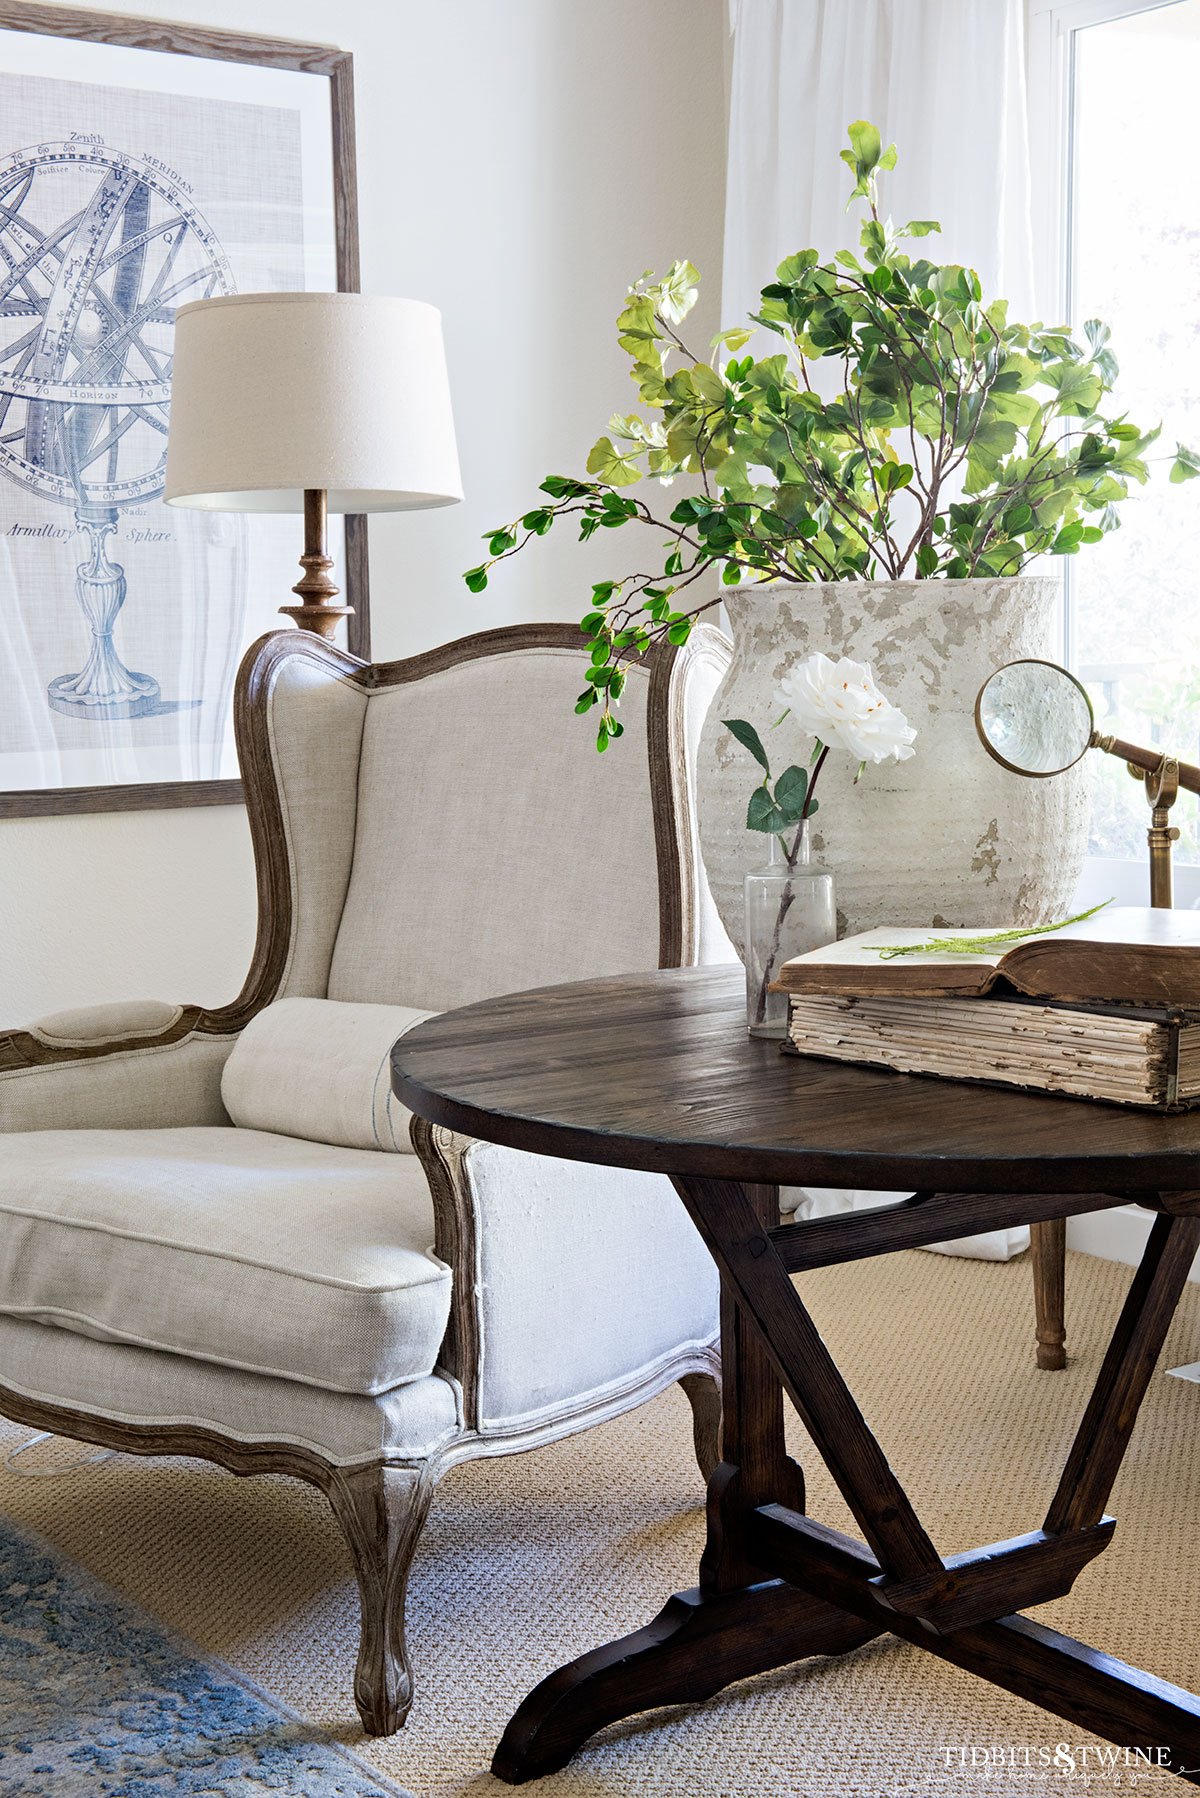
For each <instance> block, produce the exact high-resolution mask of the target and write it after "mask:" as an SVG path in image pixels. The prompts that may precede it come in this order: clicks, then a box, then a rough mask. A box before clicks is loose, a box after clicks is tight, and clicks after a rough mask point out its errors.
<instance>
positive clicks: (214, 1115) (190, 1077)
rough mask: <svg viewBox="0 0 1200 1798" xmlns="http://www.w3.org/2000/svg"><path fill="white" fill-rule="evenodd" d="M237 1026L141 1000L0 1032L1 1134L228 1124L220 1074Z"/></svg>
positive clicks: (218, 1016) (224, 1017) (215, 1015)
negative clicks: (21, 1028) (223, 1103)
mask: <svg viewBox="0 0 1200 1798" xmlns="http://www.w3.org/2000/svg"><path fill="white" fill-rule="evenodd" d="M244 1021H245V1020H244V1018H241V1017H238V1018H236V1019H235V1017H234V1014H233V1013H232V1011H230V1012H227V1013H222V1012H208V1011H205V1010H204V1009H203V1008H202V1007H201V1006H198V1005H188V1006H184V1005H171V1004H168V1003H167V1002H165V1001H163V1000H157V999H142V1000H133V1001H127V1002H123V1003H119V1004H111V1005H97V1006H88V1007H86V1008H83V1009H80V1010H77V1011H64V1012H56V1013H55V1014H54V1015H53V1016H51V1017H47V1018H43V1019H41V1020H40V1022H38V1023H36V1024H31V1025H29V1026H28V1027H27V1028H26V1029H23V1030H8V1031H3V1032H0V1131H14V1130H64V1129H76V1130H78V1129H146V1128H154V1127H156V1126H165V1125H172V1124H176V1125H181V1124H224V1123H228V1121H229V1120H228V1116H227V1114H226V1112H225V1108H224V1106H223V1105H222V1104H221V1070H222V1068H223V1067H224V1065H225V1060H226V1057H227V1056H228V1055H229V1052H230V1050H231V1049H232V1047H233V1044H234V1042H235V1041H236V1040H237V1031H238V1029H239V1028H240V1026H241V1024H242V1023H243V1022H244Z"/></svg>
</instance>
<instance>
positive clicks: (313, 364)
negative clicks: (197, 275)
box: [164, 293, 463, 637]
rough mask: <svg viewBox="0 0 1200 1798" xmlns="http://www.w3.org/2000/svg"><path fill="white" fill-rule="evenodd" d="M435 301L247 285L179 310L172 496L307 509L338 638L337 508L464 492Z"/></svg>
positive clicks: (391, 508) (308, 594) (316, 623)
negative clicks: (333, 524)
mask: <svg viewBox="0 0 1200 1798" xmlns="http://www.w3.org/2000/svg"><path fill="white" fill-rule="evenodd" d="M462 496H463V494H462V481H461V477H460V475H459V471H458V452H457V449H456V447H455V441H454V420H453V417H452V415H451V411H450V387H449V382H448V381H447V378H446V357H445V351H444V349H443V346H442V319H441V314H440V312H439V311H438V310H437V308H436V307H435V306H427V305H425V304H424V302H423V301H420V300H398V299H388V298H380V297H376V296H375V295H372V294H358V293H239V294H231V295H228V296H226V297H223V298H221V299H213V300H196V301H194V302H193V303H192V304H191V305H188V306H181V307H180V308H179V310H178V312H177V313H176V315H175V358H174V372H173V376H172V391H171V420H170V430H169V435H168V440H167V471H166V487H165V492H164V498H165V499H166V500H167V502H168V504H169V505H173V506H192V507H196V508H198V509H199V510H201V511H210V512H303V514H304V553H303V555H302V556H301V557H300V564H301V567H302V568H303V569H304V574H303V577H302V578H301V579H300V580H299V581H297V583H296V585H295V587H294V588H293V589H292V591H293V592H294V593H295V594H296V595H297V597H298V599H299V601H300V604H299V605H294V606H280V608H279V609H280V611H281V612H285V613H287V614H288V616H289V617H292V618H294V619H295V620H296V622H297V624H298V625H300V627H301V628H302V629H304V630H311V631H316V632H317V633H318V635H320V636H322V637H332V635H333V633H334V631H335V630H336V628H337V624H338V620H339V619H340V618H345V617H347V616H349V614H350V613H351V612H352V611H353V607H352V606H342V605H335V604H334V601H335V600H336V599H337V596H338V591H339V590H338V588H337V587H336V586H335V585H334V583H333V581H332V580H331V579H330V577H329V570H330V569H331V568H332V566H333V562H332V560H331V558H330V555H329V549H328V541H327V517H328V514H329V513H330V512H405V511H415V510H417V509H419V508H421V507H426V506H448V505H452V504H453V503H454V502H455V501H456V500H460V499H461V498H462Z"/></svg>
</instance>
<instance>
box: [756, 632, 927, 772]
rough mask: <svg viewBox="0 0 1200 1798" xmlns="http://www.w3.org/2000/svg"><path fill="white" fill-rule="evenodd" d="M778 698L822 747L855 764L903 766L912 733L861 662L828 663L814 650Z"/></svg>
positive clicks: (792, 673) (782, 683)
mask: <svg viewBox="0 0 1200 1798" xmlns="http://www.w3.org/2000/svg"><path fill="white" fill-rule="evenodd" d="M777 697H778V699H779V701H780V703H781V704H782V705H785V706H787V708H788V709H789V711H790V712H791V713H792V716H793V717H794V718H795V719H796V722H797V723H798V724H799V726H800V728H801V729H802V730H803V731H805V732H807V733H808V734H809V735H811V736H814V737H819V738H820V740H821V742H822V743H828V744H837V745H839V746H840V747H841V748H842V749H848V750H849V751H850V754H851V755H852V756H854V758H855V760H856V761H859V762H886V761H889V760H890V761H896V762H906V761H907V760H908V758H909V756H910V755H912V754H913V753H914V751H913V747H912V745H913V741H914V739H915V737H916V734H917V733H916V731H915V730H914V729H913V728H912V726H911V724H910V723H909V722H908V719H907V718H906V717H905V716H904V713H903V712H902V711H900V709H899V708H898V707H897V706H894V705H893V704H892V702H891V700H890V699H886V698H885V697H884V695H883V694H882V693H881V692H880V691H879V688H878V687H877V686H876V685H875V676H874V675H873V674H872V672H871V670H870V669H869V668H868V667H867V666H866V665H865V664H864V663H862V662H852V661H851V660H850V659H849V657H848V656H842V657H840V658H839V660H838V661H836V662H833V661H830V659H829V657H828V656H827V655H822V654H821V652H820V651H819V650H818V651H817V653H816V654H815V655H811V656H809V658H808V660H807V661H805V662H801V663H800V664H799V665H798V666H797V667H795V668H792V669H791V670H790V671H789V672H788V673H787V674H785V675H784V677H783V679H782V680H781V681H780V683H779V687H778V689H777Z"/></svg>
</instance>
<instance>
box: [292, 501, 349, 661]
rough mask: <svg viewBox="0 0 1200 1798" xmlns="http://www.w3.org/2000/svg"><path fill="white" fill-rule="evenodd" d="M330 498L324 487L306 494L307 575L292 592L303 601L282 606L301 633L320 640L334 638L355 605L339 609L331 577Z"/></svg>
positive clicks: (304, 559)
mask: <svg viewBox="0 0 1200 1798" xmlns="http://www.w3.org/2000/svg"><path fill="white" fill-rule="evenodd" d="M327 499H328V496H327V494H326V492H325V489H324V488H323V487H309V488H306V489H305V493H304V554H303V555H302V556H301V557H300V566H301V568H303V570H304V574H303V576H302V577H301V579H300V580H298V581H297V582H296V585H295V586H294V587H293V588H292V592H293V593H295V594H296V595H297V597H298V598H299V600H300V602H301V603H300V604H299V605H298V606H280V608H279V610H280V611H281V612H284V613H286V615H287V616H288V617H289V618H294V619H295V620H296V623H297V624H298V625H299V626H300V629H301V630H302V631H313V632H314V633H315V634H316V635H317V636H318V637H332V636H333V635H334V632H335V631H336V630H337V627H338V624H339V622H340V620H341V619H343V618H349V617H350V616H351V614H352V613H353V611H354V607H353V606H336V605H334V603H333V602H334V600H335V599H336V598H337V596H338V594H339V593H340V592H341V588H340V587H336V586H335V585H334V583H333V582H332V581H331V580H330V578H329V570H330V569H331V568H332V567H333V557H332V556H331V555H330V554H329V508H328V504H327Z"/></svg>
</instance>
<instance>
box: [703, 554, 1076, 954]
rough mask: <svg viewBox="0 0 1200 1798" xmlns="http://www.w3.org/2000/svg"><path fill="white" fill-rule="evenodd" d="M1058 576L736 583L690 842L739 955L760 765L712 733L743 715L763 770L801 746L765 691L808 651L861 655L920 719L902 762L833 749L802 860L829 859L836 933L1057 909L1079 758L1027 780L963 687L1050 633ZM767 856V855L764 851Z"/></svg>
mask: <svg viewBox="0 0 1200 1798" xmlns="http://www.w3.org/2000/svg"><path fill="white" fill-rule="evenodd" d="M1058 594H1059V586H1058V582H1057V580H1054V579H1048V578H1046V577H1042V576H1027V575H1023V576H1019V577H1016V578H1013V579H1009V580H960V581H862V582H849V581H847V582H811V583H807V584H804V585H784V584H770V585H762V586H757V587H751V586H747V587H742V588H738V589H730V590H729V591H728V592H727V594H726V596H725V605H726V610H727V612H728V615H729V620H730V624H731V627H732V634H733V642H734V653H733V660H732V662H731V664H730V667H729V670H728V672H727V674H726V676H725V679H724V681H723V682H722V683H721V686H720V687H719V688H718V690H717V694H716V697H715V699H714V701H713V704H712V706H711V707H710V709H709V712H708V716H707V718H706V720H705V724H704V729H703V733H702V735H701V739H700V751H699V767H698V780H699V812H700V843H701V849H702V852H703V856H704V863H705V867H706V870H707V873H708V879H709V884H710V886H711V888H712V893H713V898H714V900H715V902H716V906H717V909H718V911H719V912H720V914H721V918H722V921H723V922H724V924H725V928H726V929H727V931H728V932H729V935H730V936H731V937H732V939H733V942H734V944H735V945H736V947H737V948H738V951H739V953H740V952H741V949H742V946H743V943H742V938H743V923H742V877H743V875H744V874H745V872H746V869H747V868H748V867H749V866H750V865H751V863H752V862H753V861H754V860H755V858H756V856H757V855H758V850H759V844H758V839H757V838H756V837H755V836H753V835H751V834H750V833H749V832H747V830H746V827H745V822H746V803H747V800H748V798H749V795H750V791H751V788H752V787H753V785H754V783H755V780H756V778H757V775H758V771H757V767H756V764H755V763H754V762H753V761H752V760H751V758H750V756H749V755H748V754H747V752H746V751H745V750H744V749H743V748H742V747H741V746H740V744H738V743H736V742H735V741H734V740H733V738H732V737H731V736H730V734H729V732H728V731H727V730H725V729H724V727H723V725H722V723H721V720H722V719H723V718H746V719H748V720H749V721H750V723H752V724H754V725H755V726H756V727H757V728H758V730H759V732H760V734H761V735H762V737H763V739H764V741H765V742H766V744H767V746H768V750H769V753H770V757H771V765H772V769H773V770H774V771H775V772H776V773H779V772H780V771H782V769H783V768H785V767H786V766H787V765H788V763H789V762H793V761H795V762H799V763H800V764H801V765H804V764H805V763H807V761H808V756H809V753H810V750H811V747H812V740H811V738H804V737H802V736H801V734H800V732H799V730H798V728H797V726H796V725H795V723H794V722H793V720H792V719H790V718H788V719H786V720H785V721H784V722H783V723H782V724H781V725H780V726H779V728H778V729H777V730H772V729H771V728H770V726H771V724H772V722H773V721H774V719H775V718H777V717H778V715H779V710H780V707H779V705H778V703H777V701H776V698H775V689H776V687H777V685H778V683H779V680H780V677H781V676H782V675H783V674H784V673H785V671H786V670H787V669H788V668H790V667H791V666H793V664H795V663H796V662H798V661H802V660H803V659H804V658H805V657H806V656H809V655H811V654H812V653H813V652H814V651H815V650H823V651H824V652H825V653H826V654H827V655H829V656H833V657H837V656H839V655H848V656H852V657H853V658H854V659H855V660H857V661H861V662H867V663H869V664H870V665H871V667H872V668H873V669H874V671H875V677H876V679H877V681H878V682H879V685H880V687H881V688H882V689H883V691H884V692H885V693H886V694H887V696H888V698H889V699H891V700H892V701H893V702H894V703H895V704H896V705H898V706H899V707H900V709H901V710H902V711H903V712H904V713H905V714H906V715H907V717H908V721H909V723H910V724H911V725H913V726H914V727H915V729H916V732H917V740H916V744H915V751H916V753H915V754H914V755H913V757H912V758H911V760H909V761H907V762H898V763H897V762H887V763H883V764H882V765H880V766H868V768H867V770H866V772H865V774H864V775H863V777H862V779H861V781H860V782H859V784H858V785H857V786H855V785H854V784H853V782H854V774H855V771H856V764H855V763H854V761H853V760H852V758H851V757H850V756H849V755H848V754H846V753H844V752H841V751H837V750H835V751H834V752H832V753H831V754H830V756H829V758H828V760H827V762H826V764H825V768H824V771H823V773H822V775H821V783H820V786H819V787H818V789H817V797H818V799H819V801H820V809H819V810H818V812H817V815H816V817H815V818H814V820H813V827H812V854H813V860H814V861H817V862H821V863H823V864H824V865H825V866H826V867H828V868H830V869H831V870H832V871H833V874H834V876H835V878H836V883H837V905H838V923H839V929H840V932H841V934H843V935H846V934H848V933H850V932H853V931H858V930H870V929H873V928H875V927H876V926H878V925H886V924H900V925H916V926H925V925H959V924H961V925H972V926H979V927H981V928H986V927H990V926H996V927H1003V926H1007V925H1011V924H1014V923H1020V924H1042V923H1048V922H1050V921H1051V920H1052V919H1054V918H1056V917H1063V916H1065V915H1066V911H1067V908H1068V907H1069V905H1070V902H1071V898H1072V895H1073V893H1074V891H1075V886H1076V882H1077V880H1078V878H1079V872H1080V866H1081V863H1082V860H1083V854H1084V849H1085V846H1086V836H1087V792H1088V773H1089V771H1088V768H1087V760H1088V758H1087V757H1085V758H1084V760H1083V762H1080V763H1077V764H1076V766H1075V767H1074V768H1072V769H1069V770H1068V771H1067V773H1065V774H1061V775H1055V776H1053V777H1051V778H1049V779H1044V780H1029V779H1023V778H1022V777H1021V776H1019V775H1015V774H1010V773H1008V772H1007V770H1005V769H1004V768H1002V767H1001V766H1000V765H999V764H998V763H997V762H994V761H993V760H992V759H991V757H990V756H989V755H987V754H986V752H985V751H984V749H983V746H982V744H981V743H980V741H979V739H978V736H977V735H976V731H975V719H974V707H975V696H976V694H977V692H978V691H979V687H980V684H981V683H982V682H983V681H984V680H985V679H986V678H987V676H988V675H989V674H991V672H992V671H993V669H995V668H998V667H1000V666H1001V665H1002V664H1003V663H1005V662H1011V661H1015V660H1017V659H1018V658H1019V657H1023V656H1046V655H1048V654H1049V653H1050V649H1051V645H1052V644H1053V640H1054V639H1053V632H1054V619H1055V608H1056V605H1057V603H1058ZM759 859H761V857H759Z"/></svg>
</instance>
